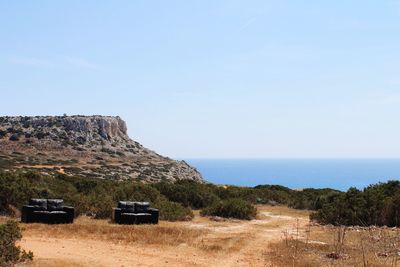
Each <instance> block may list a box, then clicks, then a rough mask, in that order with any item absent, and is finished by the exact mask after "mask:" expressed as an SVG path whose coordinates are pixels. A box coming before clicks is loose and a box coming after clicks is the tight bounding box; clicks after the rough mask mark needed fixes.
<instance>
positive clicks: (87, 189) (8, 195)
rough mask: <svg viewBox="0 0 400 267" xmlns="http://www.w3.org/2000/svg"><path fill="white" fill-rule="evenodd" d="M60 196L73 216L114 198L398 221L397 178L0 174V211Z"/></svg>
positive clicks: (98, 209) (96, 212)
mask: <svg viewBox="0 0 400 267" xmlns="http://www.w3.org/2000/svg"><path fill="white" fill-rule="evenodd" d="M32 197H38V198H63V199H64V200H65V201H66V203H68V204H70V205H73V206H75V208H76V214H77V215H80V214H86V215H89V216H92V217H94V218H110V216H111V211H112V207H114V206H115V205H116V202H117V201H118V200H132V201H149V202H151V204H152V206H154V207H156V208H159V209H160V218H161V219H163V220H169V221H177V220H190V219H191V218H192V217H193V212H192V209H202V212H201V214H202V215H203V216H221V217H228V218H238V219H252V218H254V217H255V214H256V209H255V208H254V205H255V204H272V205H275V204H283V205H287V206H289V207H292V208H296V209H307V210H313V211H315V212H314V213H312V214H311V219H312V220H315V221H317V222H319V223H322V224H334V225H360V226H369V225H378V226H380V225H386V226H399V225H400V182H399V181H390V182H387V183H379V184H376V185H371V186H369V187H367V188H365V189H364V190H362V191H360V190H357V189H355V188H350V189H349V190H348V191H347V192H340V191H337V190H332V189H304V190H300V191H299V190H291V189H289V188H286V187H283V186H277V185H260V186H256V187H239V186H217V185H213V184H205V183H197V182H194V181H188V180H181V181H177V182H175V183H168V182H160V183H155V184H144V183H138V182H132V181H113V180H106V179H104V180H102V179H95V178H87V177H82V176H67V175H63V174H58V175H54V176H49V175H41V174H39V173H38V172H31V171H29V172H23V171H19V172H18V171H16V172H0V212H3V213H7V214H12V213H15V210H18V209H20V208H21V207H22V205H23V204H25V203H27V201H28V200H29V198H32Z"/></svg>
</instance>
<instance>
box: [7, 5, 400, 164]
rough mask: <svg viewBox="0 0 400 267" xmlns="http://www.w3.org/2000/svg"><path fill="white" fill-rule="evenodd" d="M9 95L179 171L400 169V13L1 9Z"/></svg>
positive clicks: (298, 8) (274, 8)
mask: <svg viewBox="0 0 400 267" xmlns="http://www.w3.org/2000/svg"><path fill="white" fill-rule="evenodd" d="M0 92H1V94H0V96H1V105H0V114H1V115H47V114H49V115H62V114H63V113H67V114H71V115H72V114H85V115H90V114H104V115H120V116H121V117H122V118H123V119H125V120H126V121H127V123H128V128H129V134H130V136H131V137H132V138H134V139H135V140H138V141H139V142H141V143H142V144H144V145H145V146H147V147H150V148H152V149H154V150H156V151H157V152H159V153H162V154H165V155H168V156H171V157H177V158H198V157H212V158H227V157H229V158H232V157H238V158H244V157H252V158H259V157H263V158H270V157H272V158H274V157H302V158H304V157H317V158H318V157H400V1H375V0H374V1H368V0H363V1H348V0H341V1H339V0H338V1H321V0H318V1H309V0H307V1H305V0H304V1H266V0H260V1H214V0H212V1H211V0H210V1H183V0H182V1H70V0H68V1H2V2H0Z"/></svg>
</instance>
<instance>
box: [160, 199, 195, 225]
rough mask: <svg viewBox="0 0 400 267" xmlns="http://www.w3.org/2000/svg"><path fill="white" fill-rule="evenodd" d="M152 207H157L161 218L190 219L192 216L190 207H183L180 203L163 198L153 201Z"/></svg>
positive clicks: (168, 219)
mask: <svg viewBox="0 0 400 267" xmlns="http://www.w3.org/2000/svg"><path fill="white" fill-rule="evenodd" d="M154 207H156V208H157V209H159V211H160V219H161V220H167V221H190V220H191V219H193V217H194V214H193V212H192V210H191V209H190V208H188V207H183V206H182V205H181V204H179V203H176V202H171V201H168V200H167V199H165V198H161V199H159V200H158V202H156V203H154Z"/></svg>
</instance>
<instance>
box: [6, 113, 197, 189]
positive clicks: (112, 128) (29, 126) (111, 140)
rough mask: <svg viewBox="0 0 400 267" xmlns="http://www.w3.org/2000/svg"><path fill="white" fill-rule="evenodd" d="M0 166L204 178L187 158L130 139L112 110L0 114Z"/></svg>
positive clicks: (101, 174)
mask: <svg viewBox="0 0 400 267" xmlns="http://www.w3.org/2000/svg"><path fill="white" fill-rule="evenodd" d="M1 167H3V168H5V167H8V168H15V167H18V168H36V169H40V170H41V171H43V172H62V173H65V174H67V175H86V176H93V177H98V178H110V179H139V180H142V181H146V182H157V181H161V180H166V181H175V180H180V179H190V180H195V181H199V182H202V181H203V179H202V177H201V174H200V173H199V172H198V171H197V170H196V169H194V168H193V167H191V166H189V165H188V164H187V163H186V162H184V161H176V160H172V159H169V158H167V157H163V156H161V155H158V154H157V153H155V152H153V151H151V150H149V149H147V148H145V147H143V146H142V145H141V144H139V143H138V142H136V141H134V140H132V139H130V138H129V136H128V134H127V126H126V123H125V122H124V121H123V120H122V119H121V118H120V117H111V116H36V117H0V168H1Z"/></svg>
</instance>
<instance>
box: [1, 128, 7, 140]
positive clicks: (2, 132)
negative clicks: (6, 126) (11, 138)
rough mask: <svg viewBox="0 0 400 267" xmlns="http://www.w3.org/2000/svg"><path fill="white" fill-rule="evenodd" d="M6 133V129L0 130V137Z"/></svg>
mask: <svg viewBox="0 0 400 267" xmlns="http://www.w3.org/2000/svg"><path fill="white" fill-rule="evenodd" d="M6 134H7V132H6V131H3V130H0V139H1V138H3V137H4V136H6Z"/></svg>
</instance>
